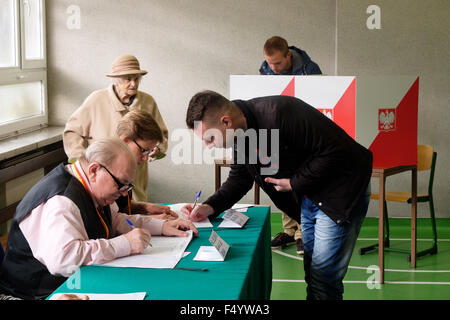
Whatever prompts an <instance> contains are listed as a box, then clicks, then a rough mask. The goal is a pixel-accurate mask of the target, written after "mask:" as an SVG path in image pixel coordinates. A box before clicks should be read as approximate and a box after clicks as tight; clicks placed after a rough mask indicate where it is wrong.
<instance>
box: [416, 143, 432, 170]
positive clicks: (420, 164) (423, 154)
mask: <svg viewBox="0 0 450 320" xmlns="http://www.w3.org/2000/svg"><path fill="white" fill-rule="evenodd" d="M433 152H434V148H433V147H432V146H426V145H420V144H419V145H418V146H417V170H418V171H423V170H430V169H431V166H432V164H433Z"/></svg>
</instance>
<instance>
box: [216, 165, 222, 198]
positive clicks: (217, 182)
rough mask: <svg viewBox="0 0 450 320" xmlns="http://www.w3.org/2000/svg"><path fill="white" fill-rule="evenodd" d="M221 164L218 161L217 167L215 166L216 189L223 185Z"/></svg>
mask: <svg viewBox="0 0 450 320" xmlns="http://www.w3.org/2000/svg"><path fill="white" fill-rule="evenodd" d="M220 167H221V166H220V164H217V163H216V167H215V169H216V170H215V171H216V191H217V190H219V188H220V185H221V183H220V180H221V176H220Z"/></svg>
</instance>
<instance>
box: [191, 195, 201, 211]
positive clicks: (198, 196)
mask: <svg viewBox="0 0 450 320" xmlns="http://www.w3.org/2000/svg"><path fill="white" fill-rule="evenodd" d="M201 194H202V190H200V191H199V193H198V194H197V196H196V197H195V201H194V206H193V207H192V211H194V209H195V206H196V205H197V201H198V199H199V198H200V195H201Z"/></svg>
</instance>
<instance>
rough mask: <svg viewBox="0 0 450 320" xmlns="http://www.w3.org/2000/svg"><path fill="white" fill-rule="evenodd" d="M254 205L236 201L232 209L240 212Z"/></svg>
mask: <svg viewBox="0 0 450 320" xmlns="http://www.w3.org/2000/svg"><path fill="white" fill-rule="evenodd" d="M252 207H254V205H253V204H240V203H236V204H235V205H234V206H232V207H231V209H234V210H236V211H239V212H247V210H248V208H252Z"/></svg>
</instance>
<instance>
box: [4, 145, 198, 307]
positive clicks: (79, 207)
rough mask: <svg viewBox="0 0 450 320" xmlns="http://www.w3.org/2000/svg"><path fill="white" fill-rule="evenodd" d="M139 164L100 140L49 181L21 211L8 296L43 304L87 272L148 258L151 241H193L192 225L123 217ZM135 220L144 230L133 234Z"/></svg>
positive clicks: (10, 254)
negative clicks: (121, 202) (123, 201)
mask: <svg viewBox="0 0 450 320" xmlns="http://www.w3.org/2000/svg"><path fill="white" fill-rule="evenodd" d="M135 172H136V161H135V159H134V156H133V155H132V154H131V152H130V151H129V149H128V147H127V145H126V144H125V143H124V142H122V141H121V140H120V139H118V138H111V139H104V140H98V141H96V142H94V143H93V144H92V145H90V146H89V147H88V148H87V149H86V151H85V153H84V155H83V156H82V157H80V159H79V160H78V161H77V162H75V163H74V164H71V165H64V164H60V165H59V166H58V167H56V168H55V169H54V170H52V171H51V172H50V173H49V174H47V175H46V176H45V177H44V178H42V179H41V180H40V181H39V182H38V183H37V184H36V185H35V186H34V187H33V188H32V189H31V190H30V191H29V192H28V193H27V194H26V196H25V197H24V198H23V200H22V201H21V202H20V204H19V205H18V207H17V210H16V213H15V215H14V220H13V223H12V226H11V231H10V235H9V239H8V245H7V250H6V256H5V258H4V261H3V264H2V266H1V268H0V293H4V294H8V295H12V296H15V297H19V298H22V299H43V298H46V297H47V296H48V295H49V294H51V293H52V292H53V291H54V290H55V289H56V288H58V287H59V286H60V285H61V284H62V283H63V282H64V281H65V280H66V278H67V277H68V276H70V275H71V274H72V273H73V272H75V271H76V270H77V269H78V268H79V267H80V266H83V265H90V264H101V263H105V262H108V261H111V260H114V259H116V258H120V257H124V256H128V255H131V254H138V253H141V252H142V251H143V250H144V249H145V248H146V247H147V246H148V244H149V242H150V239H151V235H166V236H187V233H186V232H185V231H186V230H189V229H191V230H193V231H194V234H197V233H198V231H197V229H196V228H195V227H194V225H193V224H192V223H191V222H187V221H179V220H171V221H166V220H160V219H153V218H151V217H149V216H141V215H132V216H130V215H127V214H124V213H120V212H118V207H117V205H116V204H115V201H116V199H117V198H118V197H119V196H121V195H126V194H127V193H128V192H129V191H130V190H131V189H132V188H133V184H132V181H133V179H134V175H135ZM126 219H129V220H130V221H131V222H132V223H133V224H134V226H135V227H136V228H133V229H132V228H131V227H130V226H129V224H128V223H127V221H126Z"/></svg>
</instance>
